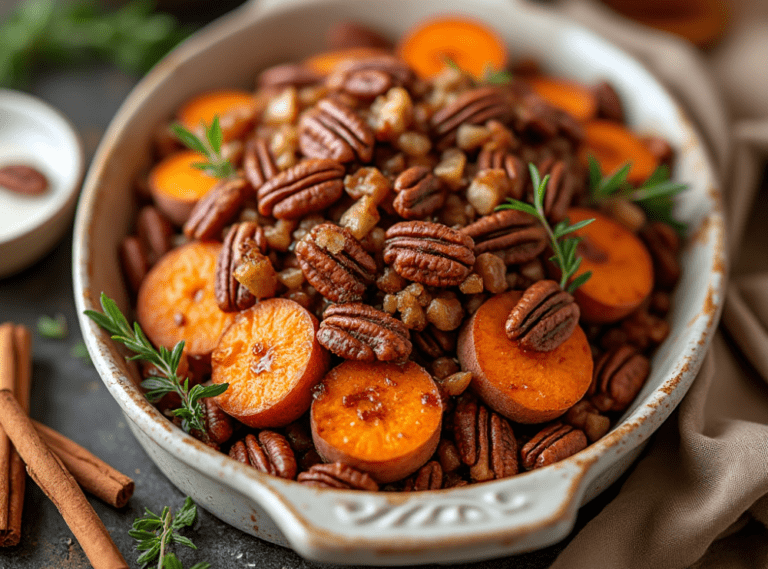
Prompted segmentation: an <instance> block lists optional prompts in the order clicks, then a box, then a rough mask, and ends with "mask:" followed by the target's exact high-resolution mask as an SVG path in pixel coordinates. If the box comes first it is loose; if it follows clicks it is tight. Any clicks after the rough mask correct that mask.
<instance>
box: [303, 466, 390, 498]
mask: <svg viewBox="0 0 768 569" xmlns="http://www.w3.org/2000/svg"><path fill="white" fill-rule="evenodd" d="M298 481H299V482H301V483H303V484H307V485H309V486H317V487H320V488H340V489H342V490H368V491H369V492H376V491H377V490H378V489H379V485H378V484H377V483H376V481H375V480H374V479H373V478H371V477H370V476H368V474H366V473H365V472H361V471H359V470H357V469H356V468H354V467H352V466H349V465H347V464H343V463H341V462H333V463H327V464H315V465H314V466H312V467H310V469H309V470H307V471H306V472H302V473H301V474H299V477H298Z"/></svg>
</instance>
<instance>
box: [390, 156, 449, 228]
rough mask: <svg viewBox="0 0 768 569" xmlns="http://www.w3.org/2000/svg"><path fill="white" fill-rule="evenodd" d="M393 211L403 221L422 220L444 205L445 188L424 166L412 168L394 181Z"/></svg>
mask: <svg viewBox="0 0 768 569" xmlns="http://www.w3.org/2000/svg"><path fill="white" fill-rule="evenodd" d="M394 190H395V192H397V196H396V197H395V199H394V201H393V202H392V206H393V207H394V208H395V211H396V212H397V213H399V214H400V217H403V218H405V219H422V218H424V217H426V216H428V215H432V214H433V213H434V212H435V211H437V210H438V209H439V208H441V207H442V206H443V204H444V203H445V187H444V186H443V183H442V181H441V180H440V178H438V177H437V176H435V175H433V174H432V170H431V169H430V168H427V167H426V166H413V167H412V168H408V169H407V170H406V171H405V172H403V173H401V174H400V175H399V176H398V177H397V179H396V180H395V184H394Z"/></svg>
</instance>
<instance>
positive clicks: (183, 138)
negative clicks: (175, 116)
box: [171, 123, 208, 155]
mask: <svg viewBox="0 0 768 569" xmlns="http://www.w3.org/2000/svg"><path fill="white" fill-rule="evenodd" d="M171 131H172V132H173V134H175V135H176V138H178V139H179V141H180V142H181V143H182V144H183V145H184V146H186V147H187V148H189V149H190V150H194V151H195V152H199V153H200V154H205V155H207V154H208V149H207V148H206V147H205V144H203V141H202V140H200V139H199V138H198V137H197V135H196V134H194V133H193V132H192V131H190V130H188V129H187V128H185V127H184V126H182V125H180V124H178V123H177V124H172V125H171Z"/></svg>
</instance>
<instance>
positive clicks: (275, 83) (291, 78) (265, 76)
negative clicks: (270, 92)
mask: <svg viewBox="0 0 768 569" xmlns="http://www.w3.org/2000/svg"><path fill="white" fill-rule="evenodd" d="M322 79H323V78H322V77H321V76H320V75H318V74H317V73H315V72H314V71H313V70H312V69H310V68H309V67H307V66H306V65H302V64H300V63H283V64H281V65H274V66H272V67H269V68H267V69H265V70H264V71H262V72H261V73H260V74H259V78H258V80H257V81H256V86H257V87H258V88H260V89H261V88H264V87H306V86H307V85H312V84H314V83H319V82H320V81H322Z"/></svg>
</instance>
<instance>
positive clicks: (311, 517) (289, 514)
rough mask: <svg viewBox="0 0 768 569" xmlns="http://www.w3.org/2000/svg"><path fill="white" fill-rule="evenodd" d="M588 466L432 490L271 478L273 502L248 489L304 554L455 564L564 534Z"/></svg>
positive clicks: (517, 549)
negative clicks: (333, 486) (361, 488)
mask: <svg viewBox="0 0 768 569" xmlns="http://www.w3.org/2000/svg"><path fill="white" fill-rule="evenodd" d="M590 464H591V462H590V463H586V462H578V461H577V462H570V461H569V462H566V463H561V464H556V465H553V466H551V467H548V468H545V469H542V470H537V471H532V472H528V473H525V474H521V475H519V476H515V477H513V478H508V479H506V480H499V481H495V482H489V483H483V484H475V485H471V486H465V487H462V488H456V489H452V490H441V491H431V492H415V493H394V492H378V493H369V492H354V491H338V490H329V489H324V488H311V487H307V486H304V485H302V484H296V483H290V484H286V483H285V482H283V481H280V482H278V481H276V482H274V483H269V485H270V486H271V487H272V488H271V490H273V492H274V494H272V493H270V494H272V495H271V497H270V499H267V500H264V495H263V494H261V493H260V492H256V493H254V492H253V488H251V491H250V492H249V491H247V490H246V492H245V494H246V495H250V496H251V498H252V499H253V500H254V501H256V502H257V503H258V504H259V506H260V507H261V508H263V509H264V510H266V512H267V513H268V515H269V516H270V517H271V518H272V520H273V521H274V523H275V524H276V525H277V526H278V527H279V528H280V530H281V531H282V532H283V535H284V536H285V537H286V538H287V540H288V541H289V543H290V547H291V548H293V549H294V550H295V551H296V552H298V553H300V554H301V555H303V556H304V557H307V558H309V559H313V560H316V561H325V562H333V561H338V559H339V556H340V555H342V554H343V555H344V556H346V558H347V559H349V560H350V562H354V563H355V564H386V565H393V564H402V563H413V562H419V563H435V562H458V561H467V560H478V559H483V558H491V557H498V556H501V555H508V554H512V553H516V552H522V551H530V550H533V549H538V548H541V547H545V546H547V545H550V544H553V543H556V542H558V541H560V540H561V539H563V538H564V537H566V536H567V535H568V534H569V533H570V531H571V529H572V528H573V525H574V523H575V521H576V514H577V511H578V508H579V506H580V505H581V502H582V499H583V497H584V491H585V488H586V486H587V484H586V478H587V477H586V476H585V475H586V473H587V472H588V471H589V470H590V468H589V466H590ZM244 490H245V489H244ZM275 498H276V499H275ZM417 559H418V561H416V560H417Z"/></svg>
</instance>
